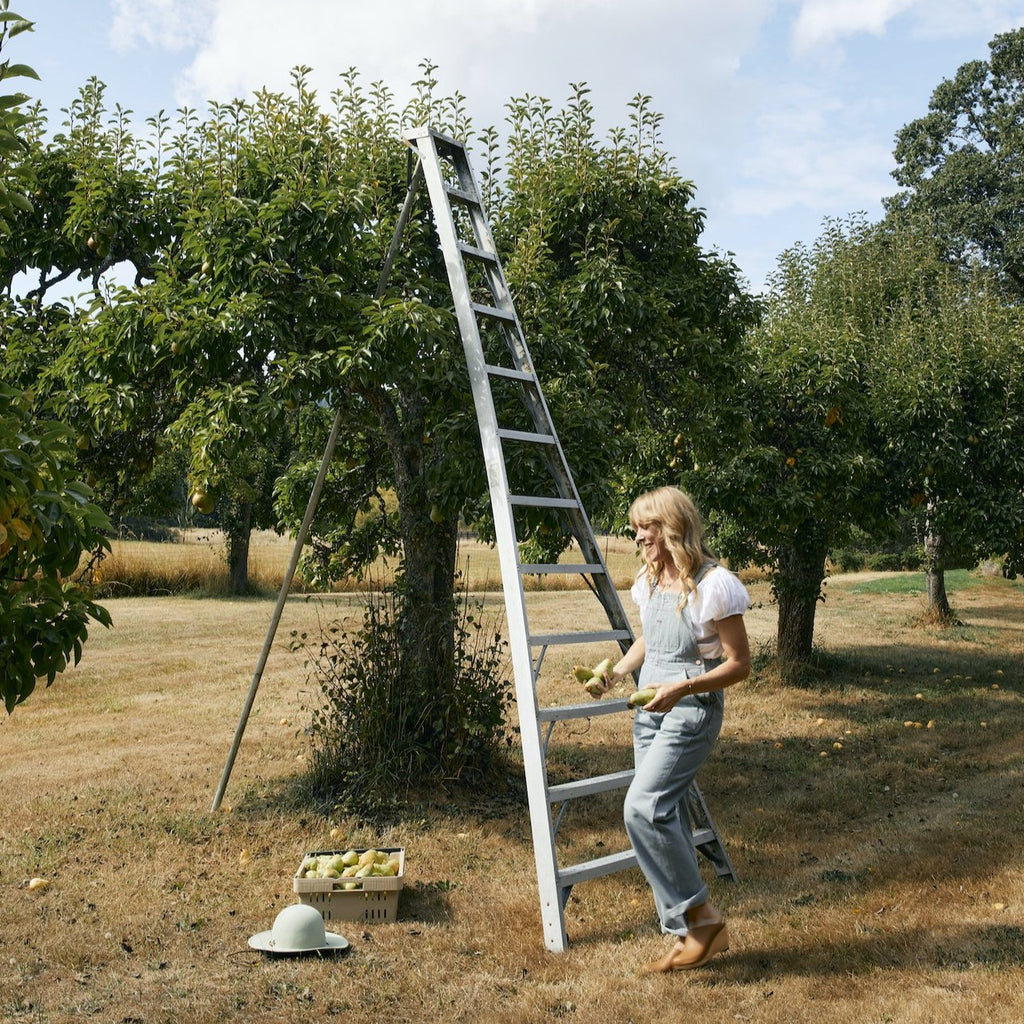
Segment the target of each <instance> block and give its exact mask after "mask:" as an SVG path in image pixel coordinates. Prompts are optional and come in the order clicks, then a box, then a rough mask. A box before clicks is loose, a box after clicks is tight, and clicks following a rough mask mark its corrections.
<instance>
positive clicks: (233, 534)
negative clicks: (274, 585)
mask: <svg viewBox="0 0 1024 1024" xmlns="http://www.w3.org/2000/svg"><path fill="white" fill-rule="evenodd" d="M232 511H233V512H234V513H235V514H234V515H231V516H230V517H229V518H230V521H229V522H227V523H225V527H224V529H225V533H226V534H227V561H228V588H229V590H230V592H231V593H232V594H238V595H243V594H248V593H249V537H250V536H251V534H252V505H251V504H250V503H249V502H243V503H241V504H239V505H237V506H236V508H235V509H233V510H232Z"/></svg>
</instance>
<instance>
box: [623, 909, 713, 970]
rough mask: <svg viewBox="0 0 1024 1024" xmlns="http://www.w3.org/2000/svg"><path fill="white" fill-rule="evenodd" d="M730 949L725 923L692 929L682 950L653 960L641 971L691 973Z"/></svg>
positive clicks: (675, 950)
mask: <svg viewBox="0 0 1024 1024" xmlns="http://www.w3.org/2000/svg"><path fill="white" fill-rule="evenodd" d="M728 948H729V929H728V928H726V926H725V922H724V921H714V922H712V923H711V924H702V925H698V926H697V927H696V928H691V929H690V930H689V931H688V932H687V933H686V938H684V939H683V948H682V949H675V948H673V949H671V950H670V951H669V952H668V953H666V954H665V956H663V957H662V958H661V959H660V960H653V961H652V962H651V963H649V964H647V965H646V966H645V967H644V968H642V969H641V971H640V973H641V974H667V973H668V972H670V971H690V970H693V969H694V968H695V967H703V966H704V965H705V964H706V963H707V962H708V961H709V960H710V959H711V958H712V957H713V956H715V955H716V954H718V953H724V952H725V951H726V950H727V949H728Z"/></svg>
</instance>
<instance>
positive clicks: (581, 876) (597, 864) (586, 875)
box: [558, 850, 636, 888]
mask: <svg viewBox="0 0 1024 1024" xmlns="http://www.w3.org/2000/svg"><path fill="white" fill-rule="evenodd" d="M632 867H636V854H635V853H634V852H633V851H632V850H623V851H622V852H621V853H610V854H608V855H607V856H605V857H597V858H595V859H594V860H586V861H583V862H582V863H581V864H572V865H570V866H569V867H566V868H562V869H561V870H560V871H559V872H558V885H559V886H560V887H561V888H567V887H569V886H573V885H575V884H576V883H577V882H586V881H589V880H590V879H591V878H601V877H602V876H603V875H610V874H613V873H614V872H616V871H625V870H626V868H632Z"/></svg>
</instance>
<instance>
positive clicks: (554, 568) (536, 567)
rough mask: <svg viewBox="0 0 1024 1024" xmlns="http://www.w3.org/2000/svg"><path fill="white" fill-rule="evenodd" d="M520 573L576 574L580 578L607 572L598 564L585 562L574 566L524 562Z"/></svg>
mask: <svg viewBox="0 0 1024 1024" xmlns="http://www.w3.org/2000/svg"><path fill="white" fill-rule="evenodd" d="M519 572H520V573H521V574H522V575H523V576H545V575H547V574H548V573H556V572H564V573H570V572H574V573H577V574H578V575H580V576H583V575H591V576H592V575H594V574H595V573H603V572H605V567H604V566H603V565H601V564H600V563H598V562H593V563H591V562H584V563H581V564H579V565H574V564H573V563H571V562H523V563H521V564H520V566H519Z"/></svg>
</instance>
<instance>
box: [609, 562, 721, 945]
mask: <svg viewBox="0 0 1024 1024" xmlns="http://www.w3.org/2000/svg"><path fill="white" fill-rule="evenodd" d="M713 567H714V563H706V564H705V565H704V566H703V567H702V568H701V571H700V573H698V575H697V582H698V583H699V582H700V580H701V579H702V578H703V576H704V574H705V573H706V572H707V571H708V570H709V569H711V568H713ZM679 600H680V598H679V595H678V594H665V593H661V592H660V591H659V590H658V589H657V587H655V589H654V591H653V593H652V594H651V597H650V600H649V601H648V603H647V605H646V607H645V608H644V609H643V610H642V612H641V622H642V625H643V635H644V642H645V645H646V650H645V655H644V663H643V666H642V667H641V669H640V682H639V685H640V687H644V686H651V685H655V684H657V683H668V682H673V681H675V680H678V679H682V678H683V677H684V676H685V677H686V678H688V679H689V678H693V677H694V676H699V675H702V674H703V673H704V672H705V671H707V670H708V669H711V668H714V667H715V666H716V665H718V664H719V663H720V661H719V660H717V659H704V658H702V657H701V654H700V651H699V650H698V647H697V641H696V639H695V637H694V632H693V626H692V625H691V622H690V615H689V612H688V610H687V608H686V607H683V608H682V609H680V608H679ZM724 706H725V701H724V698H723V695H722V691H721V690H718V691H716V692H714V693H702V694H696V695H694V696H688V697H684V698H683V699H682V700H680V701H679V703H678V704H676V706H675V707H674V708H672V710H671V711H668V712H663V713H656V714H652V713H651V712H649V711H644V710H643V708H639V709H638V710H637V712H636V716H635V718H634V719H633V756H634V760H635V764H636V773H635V775H634V777H633V781H632V783H631V784H630V787H629V790H628V791H627V793H626V799H625V804H624V807H623V817H624V819H625V825H626V833H627V835H628V836H629V840H630V842H631V843H632V845H633V850H634V852H635V853H636V858H637V862H638V864H639V865H640V869H641V870H642V871H643V873H644V876H645V877H646V878H647V881H648V883H649V884H650V886H651V890H652V891H653V893H654V902H655V905H656V907H657V910H658V917H659V919H660V921H661V930H662V931H663V932H667V933H671V934H673V935H685V934H686V931H687V926H686V918H685V913H686V910H687V908H688V907H691V906H699V905H700V904H701V903H704V902H706V901H707V898H708V890H707V886H706V885H705V884H704V881H703V879H702V878H701V874H700V869H699V867H698V865H697V852H696V850H695V848H694V845H693V826H692V823H691V821H690V811H689V807H688V805H687V799H686V795H687V790H688V789H689V788H690V783H691V782H692V781H693V779H694V777H695V776H696V774H697V771H698V769H699V768H700V766H701V765H702V764H703V763H704V761H705V760H706V759H707V757H708V755H709V754H710V753H711V749H712V747H714V745H715V741H716V740H717V739H718V734H719V731H720V730H721V728H722V713H723V709H724Z"/></svg>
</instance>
